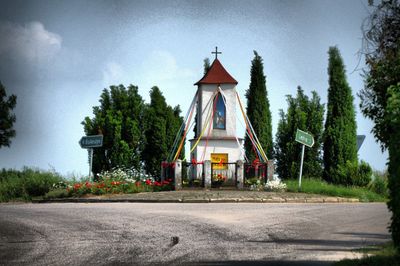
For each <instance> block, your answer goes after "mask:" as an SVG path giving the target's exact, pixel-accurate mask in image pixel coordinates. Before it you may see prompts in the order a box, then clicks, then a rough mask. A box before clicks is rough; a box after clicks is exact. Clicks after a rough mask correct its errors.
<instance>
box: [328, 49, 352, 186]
mask: <svg viewBox="0 0 400 266" xmlns="http://www.w3.org/2000/svg"><path fill="white" fill-rule="evenodd" d="M328 54H329V66H328V74H329V88H328V104H327V117H326V122H325V132H324V166H325V169H324V179H325V180H326V181H328V182H333V183H338V184H344V185H348V184H349V181H348V180H346V179H345V177H344V176H343V175H340V174H339V171H338V170H339V169H340V168H345V167H346V164H348V162H349V163H351V164H353V165H357V162H358V159H357V132H356V129H357V125H356V121H355V111H354V105H353V100H354V98H353V95H352V93H351V88H350V86H349V84H348V83H347V80H346V74H345V67H344V64H343V60H342V57H341V55H340V52H339V49H338V48H337V47H330V48H329V52H328Z"/></svg>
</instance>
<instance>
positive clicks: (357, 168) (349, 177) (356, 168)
mask: <svg viewBox="0 0 400 266" xmlns="http://www.w3.org/2000/svg"><path fill="white" fill-rule="evenodd" d="M371 176H372V169H371V166H370V165H369V164H368V163H367V162H365V161H361V163H360V165H358V163H357V162H351V161H347V162H346V164H345V165H344V166H342V165H339V167H338V170H337V172H336V174H335V175H334V176H333V178H332V180H333V182H334V183H336V184H342V185H347V186H358V187H365V186H367V185H368V184H369V183H370V182H371Z"/></svg>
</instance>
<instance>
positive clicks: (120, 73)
mask: <svg viewBox="0 0 400 266" xmlns="http://www.w3.org/2000/svg"><path fill="white" fill-rule="evenodd" d="M124 73H125V71H124V69H123V68H122V66H121V65H119V64H118V63H115V62H109V63H107V64H106V66H105V68H104V69H103V83H104V85H105V86H109V85H118V84H121V83H123V80H122V79H123V77H124Z"/></svg>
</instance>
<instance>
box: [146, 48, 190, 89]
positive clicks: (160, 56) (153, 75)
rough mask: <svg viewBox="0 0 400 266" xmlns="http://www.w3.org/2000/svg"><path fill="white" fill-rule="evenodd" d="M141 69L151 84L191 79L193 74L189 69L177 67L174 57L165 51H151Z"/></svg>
mask: <svg viewBox="0 0 400 266" xmlns="http://www.w3.org/2000/svg"><path fill="white" fill-rule="evenodd" d="M143 69H144V71H145V72H146V73H148V74H147V75H146V76H147V78H148V79H149V80H152V81H153V82H157V81H168V80H174V79H175V80H176V79H179V78H188V77H193V76H194V72H193V71H192V70H190V69H186V68H182V67H179V66H178V64H177V62H176V59H175V57H174V56H173V55H172V54H171V53H169V52H166V51H160V50H157V51H153V52H152V53H151V54H150V56H149V58H148V59H147V60H146V62H145V63H144V64H143Z"/></svg>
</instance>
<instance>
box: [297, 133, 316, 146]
mask: <svg viewBox="0 0 400 266" xmlns="http://www.w3.org/2000/svg"><path fill="white" fill-rule="evenodd" d="M296 141H297V142H300V143H301V144H304V145H306V146H308V147H310V148H311V147H312V146H313V145H314V138H313V136H312V135H311V134H309V133H307V132H304V131H302V130H300V129H297V131H296Z"/></svg>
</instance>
